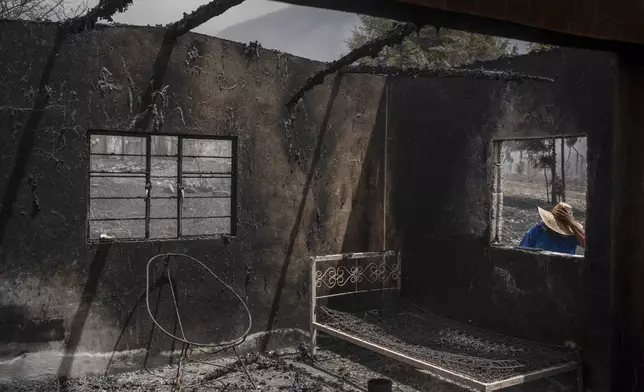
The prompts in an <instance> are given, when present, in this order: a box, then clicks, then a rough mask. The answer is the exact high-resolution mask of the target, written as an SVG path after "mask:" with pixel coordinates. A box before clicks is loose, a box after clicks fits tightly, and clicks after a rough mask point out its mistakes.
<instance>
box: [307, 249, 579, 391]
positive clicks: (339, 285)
mask: <svg viewBox="0 0 644 392" xmlns="http://www.w3.org/2000/svg"><path fill="white" fill-rule="evenodd" d="M391 258H394V260H395V262H394V263H388V262H387V260H388V259H391ZM369 260H376V261H369ZM401 260H402V258H401V253H400V252H397V251H392V250H389V251H384V252H365V253H344V254H334V255H326V256H315V257H311V298H310V299H311V309H310V339H311V340H310V353H311V356H312V357H313V358H315V356H316V348H317V333H318V332H323V333H326V334H328V335H330V336H333V337H335V338H338V339H341V340H344V341H347V342H350V343H352V344H355V345H358V346H361V347H363V348H366V349H368V350H371V351H373V352H376V353H379V354H381V355H384V356H386V357H389V358H391V359H394V360H396V361H399V362H403V363H405V364H408V365H411V366H413V367H415V368H418V369H420V370H421V371H425V372H427V373H430V374H431V375H434V376H436V377H438V378H440V379H443V380H445V381H447V382H449V383H452V384H456V385H458V386H461V387H464V388H466V389H469V390H474V391H483V392H487V391H496V390H500V389H504V388H508V387H512V386H516V385H519V384H523V383H526V382H529V381H534V380H537V379H541V378H546V377H551V376H555V375H558V374H562V373H568V372H576V375H577V390H578V391H579V392H582V391H583V373H582V364H581V362H580V360H579V358H578V356H577V353H575V352H573V351H571V350H568V349H565V348H562V347H555V346H547V345H542V344H540V343H535V342H527V341H523V340H519V339H515V338H511V337H505V336H503V335H499V334H496V333H494V332H489V331H484V330H480V329H476V328H474V327H471V326H469V325H463V324H458V323H456V322H454V321H451V320H447V319H443V318H441V317H440V316H436V315H431V313H429V312H427V311H423V312H421V313H420V314H427V315H429V320H430V322H432V323H433V327H434V328H436V325H439V324H437V323H445V327H444V328H443V327H442V326H440V325H439V326H438V328H439V329H438V330H440V333H441V334H442V333H443V332H444V331H448V332H450V333H454V332H455V331H456V332H462V331H465V332H462V333H461V335H459V336H467V337H470V338H471V339H478V341H482V342H492V344H496V346H497V347H503V348H504V349H506V350H514V349H515V348H516V349H517V350H523V349H524V348H525V352H526V353H532V352H535V353H539V354H540V355H542V357H540V358H541V359H540V361H541V362H540V361H533V363H531V364H530V365H531V366H527V365H526V366H524V367H523V368H522V366H523V365H516V366H515V368H516V369H517V371H515V372H514V373H512V374H508V373H497V374H496V376H490V375H487V376H486V375H484V374H483V373H481V374H476V373H472V372H467V371H459V369H458V367H457V368H454V367H453V366H450V363H449V361H447V362H445V361H440V360H436V361H432V356H431V355H414V354H415V353H416V352H420V353H421V354H422V353H423V352H429V353H430V354H431V353H434V355H438V356H441V355H446V356H448V357H449V356H451V357H452V358H457V359H458V360H459V361H461V363H464V364H465V365H466V366H472V363H475V362H476V361H477V360H481V361H494V363H518V362H517V361H514V359H513V358H512V357H511V355H510V356H509V358H508V359H504V358H501V359H495V360H490V359H487V358H485V356H484V355H481V356H480V358H478V357H477V356H476V354H474V356H467V355H461V354H459V353H455V352H454V351H453V350H452V351H451V352H448V351H442V350H443V349H442V348H441V347H438V348H437V349H436V348H429V347H427V348H424V347H422V346H423V343H422V340H421V343H418V342H415V343H412V344H411V345H410V344H407V343H405V342H402V341H401V340H399V339H398V341H399V342H402V343H401V344H400V345H398V346H397V345H396V344H395V343H394V344H383V343H382V342H383V341H386V340H380V341H379V340H378V339H374V338H373V337H368V336H360V334H359V332H358V331H357V330H356V329H354V330H351V328H343V326H342V325H341V324H342V322H336V323H334V322H332V321H331V322H330V321H329V320H328V319H327V320H325V317H323V316H324V315H325V314H327V315H328V314H331V312H332V313H337V314H342V315H347V318H346V319H347V320H352V321H351V322H353V323H358V324H359V323H362V325H363V326H366V327H369V326H370V324H369V321H362V320H361V319H359V318H357V317H354V316H353V315H351V313H344V312H336V311H335V310H329V309H328V308H325V307H323V306H320V305H319V303H318V302H319V301H320V300H325V299H329V298H337V297H342V296H347V295H358V294H362V295H365V293H372V292H376V293H377V292H380V293H383V294H384V293H388V294H389V295H393V296H394V297H399V295H400V288H401V275H402V274H401V272H402V269H401ZM361 263H362V265H361ZM365 263H366V264H365ZM321 265H323V267H322V268H320V266H321ZM366 295H371V294H366ZM418 309H419V310H420V308H418ZM373 311H376V312H377V311H379V310H372V312H373ZM405 314H406V315H407V316H408V317H412V318H414V320H417V318H418V317H422V316H417V315H416V314H412V313H405ZM320 316H322V317H320ZM355 320H357V321H355ZM390 321H391V322H393V324H391V325H390V328H393V329H397V328H398V324H396V323H398V322H400V323H401V324H400V325H402V323H404V322H405V321H404V320H402V319H401V321H397V320H396V319H395V318H392V319H391V320H390ZM349 324H350V323H349ZM411 328H412V329H413V328H417V327H415V326H413V325H412V327H411ZM417 329H418V328H417ZM375 330H377V327H376V329H375ZM381 336H384V337H385V338H386V337H387V335H386V332H385V333H384V334H383V335H381ZM473 336H479V337H480V338H474V337H473ZM481 336H482V337H481ZM396 339H397V338H394V340H396ZM473 341H474V340H473ZM497 342H502V343H497ZM507 342H509V344H507ZM409 348H412V350H410V349H409ZM416 349H419V350H420V351H415V350H416ZM423 350H426V351H423ZM464 350H465V351H467V348H464ZM470 351H472V350H470ZM473 351H474V352H476V350H473ZM464 354H467V353H466V352H465V353H464ZM526 355H529V354H526ZM548 355H551V356H553V358H551V359H552V361H551V362H548V361H547V360H544V359H543V358H548ZM437 358H438V357H437ZM464 358H465V359H464ZM525 358H527V357H524V359H525ZM528 362H529V360H528ZM474 366H476V365H474ZM450 367H451V368H450ZM501 367H502V366H501ZM522 370H523V371H522Z"/></svg>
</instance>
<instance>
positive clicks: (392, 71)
mask: <svg viewBox="0 0 644 392" xmlns="http://www.w3.org/2000/svg"><path fill="white" fill-rule="evenodd" d="M341 72H343V73H358V74H376V75H391V76H409V77H415V78H416V77H417V78H431V77H441V78H472V79H486V80H499V81H502V82H525V81H528V80H532V81H537V82H554V81H555V80H554V79H552V78H548V77H545V76H536V75H530V74H526V73H521V72H514V71H503V70H493V69H484V68H478V69H468V68H412V67H402V68H401V67H389V66H371V65H353V66H349V67H346V68H344V69H342V70H341Z"/></svg>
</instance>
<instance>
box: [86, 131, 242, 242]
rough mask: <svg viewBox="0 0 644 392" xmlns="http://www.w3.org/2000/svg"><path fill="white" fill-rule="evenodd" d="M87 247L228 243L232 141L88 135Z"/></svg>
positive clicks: (231, 231) (233, 195)
mask: <svg viewBox="0 0 644 392" xmlns="http://www.w3.org/2000/svg"><path fill="white" fill-rule="evenodd" d="M89 141H90V170H89V186H90V190H89V207H88V210H89V211H88V213H89V225H88V226H89V227H88V236H89V238H90V239H91V240H96V239H99V238H101V237H107V238H118V239H167V238H184V237H204V236H219V235H235V228H236V222H235V214H234V212H235V211H236V205H235V204H236V200H235V199H236V191H235V186H236V184H235V180H236V176H235V171H236V157H235V151H236V140H235V139H234V138H222V137H208V138H206V137H192V136H176V135H145V134H133V133H129V132H128V133H123V134H118V133H103V132H91V133H90V135H89Z"/></svg>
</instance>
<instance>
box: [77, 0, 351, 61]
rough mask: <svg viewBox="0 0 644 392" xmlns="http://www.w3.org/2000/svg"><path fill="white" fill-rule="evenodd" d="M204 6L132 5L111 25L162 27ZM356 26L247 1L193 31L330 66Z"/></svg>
mask: <svg viewBox="0 0 644 392" xmlns="http://www.w3.org/2000/svg"><path fill="white" fill-rule="evenodd" d="M208 1H209V0H134V2H133V4H132V5H131V6H130V7H128V9H127V10H126V11H125V12H123V13H119V14H116V15H115V16H114V21H115V22H117V23H124V24H132V25H139V26H145V25H152V26H154V25H157V24H161V25H166V24H168V23H171V22H174V21H177V20H179V19H181V18H182V17H183V13H184V12H185V13H190V12H192V11H193V10H195V9H197V8H198V7H199V6H201V5H203V4H206V3H207V2H208ZM66 4H67V7H68V8H72V7H74V6H77V5H78V4H87V6H89V7H92V6H94V5H96V4H98V0H66ZM250 21H253V22H250ZM246 22H249V23H246ZM357 25H358V16H357V15H355V14H347V13H343V12H338V11H331V10H323V9H317V8H310V7H302V6H295V5H290V4H284V3H280V2H277V1H268V0H246V1H244V2H243V3H241V4H240V5H238V6H236V7H233V8H231V9H229V10H227V11H226V12H225V13H224V14H222V15H220V16H218V17H216V18H213V19H211V20H209V21H208V22H206V23H204V24H203V25H201V26H199V27H197V28H196V29H194V30H193V31H194V32H196V33H201V34H206V35H210V36H215V37H220V38H225V39H229V40H232V41H237V42H244V43H246V42H249V41H255V40H257V41H259V43H260V44H261V45H262V46H263V47H264V48H268V49H276V50H280V51H283V52H287V53H291V54H294V55H296V56H301V57H306V58H310V59H313V60H318V61H332V60H335V59H336V58H338V57H340V56H341V55H342V54H344V53H346V52H347V51H348V49H347V44H346V41H347V40H348V39H349V37H350V35H351V32H352V31H353V29H354V28H355V27H356V26H357ZM286 38H288V39H286Z"/></svg>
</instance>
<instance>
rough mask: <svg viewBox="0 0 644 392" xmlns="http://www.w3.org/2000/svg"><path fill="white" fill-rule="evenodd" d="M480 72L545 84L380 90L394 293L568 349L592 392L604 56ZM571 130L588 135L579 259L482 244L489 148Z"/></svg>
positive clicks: (606, 83)
mask: <svg viewBox="0 0 644 392" xmlns="http://www.w3.org/2000/svg"><path fill="white" fill-rule="evenodd" d="M480 66H482V67H485V68H491V69H512V70H515V71H521V72H528V73H531V74H537V75H544V76H551V77H554V78H556V79H557V81H556V82H555V83H552V84H547V83H543V84H534V83H523V84H505V85H504V84H501V83H497V82H490V81H477V80H465V79H460V80H454V79H452V80H450V79H446V80H438V79H425V80H419V79H402V78H401V79H394V80H391V81H390V82H389V83H390V89H389V95H390V98H389V99H390V101H389V102H390V106H389V108H390V111H389V134H390V135H392V136H391V138H392V142H391V144H390V146H389V152H390V159H391V166H390V168H389V170H390V173H391V179H390V181H389V184H390V188H389V190H388V191H389V193H390V195H391V197H390V207H389V208H390V210H391V215H390V221H389V226H390V230H391V232H392V238H391V241H392V242H395V243H396V246H397V247H400V249H402V252H403V285H402V287H403V293H404V295H405V296H407V297H408V298H410V299H412V300H414V301H416V302H419V303H422V304H424V305H426V306H427V307H429V308H430V309H433V310H434V311H436V312H437V313H440V314H442V315H444V316H447V317H451V318H454V319H457V320H460V321H462V322H469V323H472V324H475V325H478V326H481V327H485V328H489V329H492V330H495V331H498V332H501V333H506V334H509V335H513V336H517V337H522V338H527V339H531V340H535V341H542V342H546V343H553V344H559V345H563V344H571V343H574V344H575V345H577V346H578V347H581V348H582V349H583V355H584V359H585V360H586V362H587V363H588V364H589V366H591V368H592V369H593V370H594V371H592V372H591V373H590V378H591V380H590V381H591V383H592V384H591V385H592V386H593V387H594V388H597V389H598V390H603V388H604V387H605V385H606V384H605V383H606V382H607V380H608V375H607V374H606V372H605V371H604V370H603V369H605V366H606V365H607V363H608V362H607V360H608V358H609V351H608V350H609V341H610V331H611V329H610V322H609V319H610V303H609V293H610V280H609V279H610V273H609V270H610V258H609V255H610V231H609V230H610V211H611V195H610V178H611V159H610V155H611V153H612V151H611V146H612V142H611V137H612V136H611V135H612V129H613V97H614V93H613V89H614V85H615V76H614V66H613V59H612V57H610V56H609V55H607V54H603V53H597V52H588V51H579V50H555V51H552V52H544V53H535V54H530V55H526V56H519V57H516V58H510V59H502V60H498V61H493V62H488V63H481V64H475V65H473V67H480ZM580 134H584V135H587V138H588V139H587V140H588V191H587V199H588V205H587V219H586V225H585V227H586V228H587V236H588V237H587V238H588V240H587V241H588V246H587V249H586V256H585V258H583V259H579V258H573V257H563V256H562V257H559V256H545V255H535V254H534V253H527V252H522V251H519V250H516V249H504V248H495V247H492V246H491V245H490V230H491V227H490V225H491V221H492V219H491V214H492V206H491V180H490V179H491V173H492V168H493V167H492V162H493V161H492V159H491V151H492V150H491V144H492V141H493V140H495V139H499V138H501V139H502V138H516V137H547V136H555V135H557V136H558V135H580ZM535 210H536V207H535ZM538 220H539V218H538V216H537V215H536V211H535V222H537V221H538Z"/></svg>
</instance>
